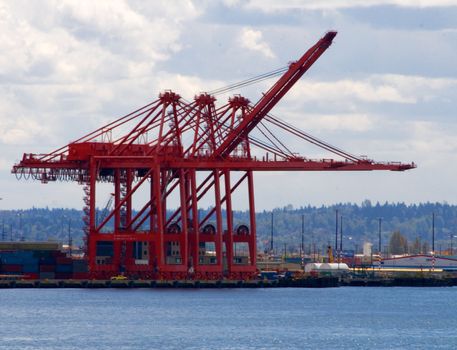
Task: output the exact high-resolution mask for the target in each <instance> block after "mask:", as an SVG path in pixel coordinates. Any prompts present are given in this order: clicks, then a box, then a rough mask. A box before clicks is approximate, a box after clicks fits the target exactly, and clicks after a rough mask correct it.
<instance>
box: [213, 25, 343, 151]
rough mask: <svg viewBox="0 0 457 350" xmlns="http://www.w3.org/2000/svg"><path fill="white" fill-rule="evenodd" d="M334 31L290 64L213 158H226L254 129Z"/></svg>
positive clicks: (310, 62)
mask: <svg viewBox="0 0 457 350" xmlns="http://www.w3.org/2000/svg"><path fill="white" fill-rule="evenodd" d="M336 33H337V32H335V31H330V32H328V33H327V34H325V35H324V37H323V38H321V39H320V40H319V41H318V42H317V43H316V44H315V45H314V46H313V47H311V48H310V49H309V50H308V51H306V53H305V54H304V55H303V56H302V57H301V58H300V59H299V60H298V61H297V62H293V63H291V64H290V66H289V69H288V70H287V72H285V73H284V75H283V76H282V77H281V78H280V79H279V80H278V81H277V82H276V84H274V85H273V86H272V87H271V88H270V90H268V91H267V92H266V93H265V94H264V96H263V97H262V98H261V99H260V100H259V101H258V102H257V103H256V105H255V106H254V108H253V109H252V110H251V111H250V112H249V113H248V114H247V115H246V116H245V117H244V119H243V120H242V121H241V122H240V123H239V124H238V125H237V126H236V128H235V129H234V130H232V132H231V133H230V134H229V135H228V136H227V138H226V139H225V140H224V142H223V143H222V144H221V145H220V146H219V147H218V148H217V149H216V150H215V151H214V157H215V158H216V157H217V158H218V157H222V158H224V157H227V156H228V155H229V154H230V153H231V152H232V151H233V150H234V149H235V148H236V147H237V146H238V145H239V144H240V143H241V142H242V141H243V140H244V139H245V138H246V136H247V135H248V134H249V133H250V132H251V131H252V130H253V129H254V128H255V127H256V125H257V124H258V123H259V122H260V121H261V120H262V119H263V118H264V117H265V116H266V115H267V114H268V113H269V112H270V111H271V110H272V108H273V107H274V106H275V105H276V104H277V103H278V102H279V100H281V98H282V97H283V96H284V95H285V94H286V93H287V92H288V91H289V90H290V88H291V87H292V86H294V84H295V83H296V82H297V81H298V79H300V78H301V77H302V76H303V74H305V73H306V71H307V70H308V69H309V68H310V67H311V66H312V65H313V64H314V62H316V61H317V59H318V58H319V57H320V56H321V55H322V54H323V53H324V52H325V51H326V50H327V49H328V48H329V46H330V45H331V44H332V40H333V38H334V37H335V36H336Z"/></svg>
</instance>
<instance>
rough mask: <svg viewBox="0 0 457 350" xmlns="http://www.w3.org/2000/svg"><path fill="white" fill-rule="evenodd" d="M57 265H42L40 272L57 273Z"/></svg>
mask: <svg viewBox="0 0 457 350" xmlns="http://www.w3.org/2000/svg"><path fill="white" fill-rule="evenodd" d="M55 270H56V265H40V272H55Z"/></svg>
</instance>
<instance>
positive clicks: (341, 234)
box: [338, 215, 343, 262]
mask: <svg viewBox="0 0 457 350" xmlns="http://www.w3.org/2000/svg"><path fill="white" fill-rule="evenodd" d="M341 254H343V215H341V216H340V252H339V254H338V262H341Z"/></svg>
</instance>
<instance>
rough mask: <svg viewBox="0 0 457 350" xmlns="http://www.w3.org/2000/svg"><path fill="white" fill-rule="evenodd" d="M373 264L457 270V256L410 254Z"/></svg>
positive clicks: (389, 266)
mask: <svg viewBox="0 0 457 350" xmlns="http://www.w3.org/2000/svg"><path fill="white" fill-rule="evenodd" d="M373 265H374V266H375V267H380V268H398V269H443V270H455V271H457V257H455V256H438V255H425V254H419V255H408V256H400V257H394V258H389V259H383V260H381V261H374V262H373Z"/></svg>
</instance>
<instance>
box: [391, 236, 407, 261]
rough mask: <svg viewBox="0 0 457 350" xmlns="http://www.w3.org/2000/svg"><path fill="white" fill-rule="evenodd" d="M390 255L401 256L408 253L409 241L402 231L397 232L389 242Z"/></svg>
mask: <svg viewBox="0 0 457 350" xmlns="http://www.w3.org/2000/svg"><path fill="white" fill-rule="evenodd" d="M389 252H390V254H394V255H399V254H407V253H408V240H407V239H406V237H405V236H403V235H402V234H401V233H400V231H395V232H394V233H392V236H390V240H389Z"/></svg>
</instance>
